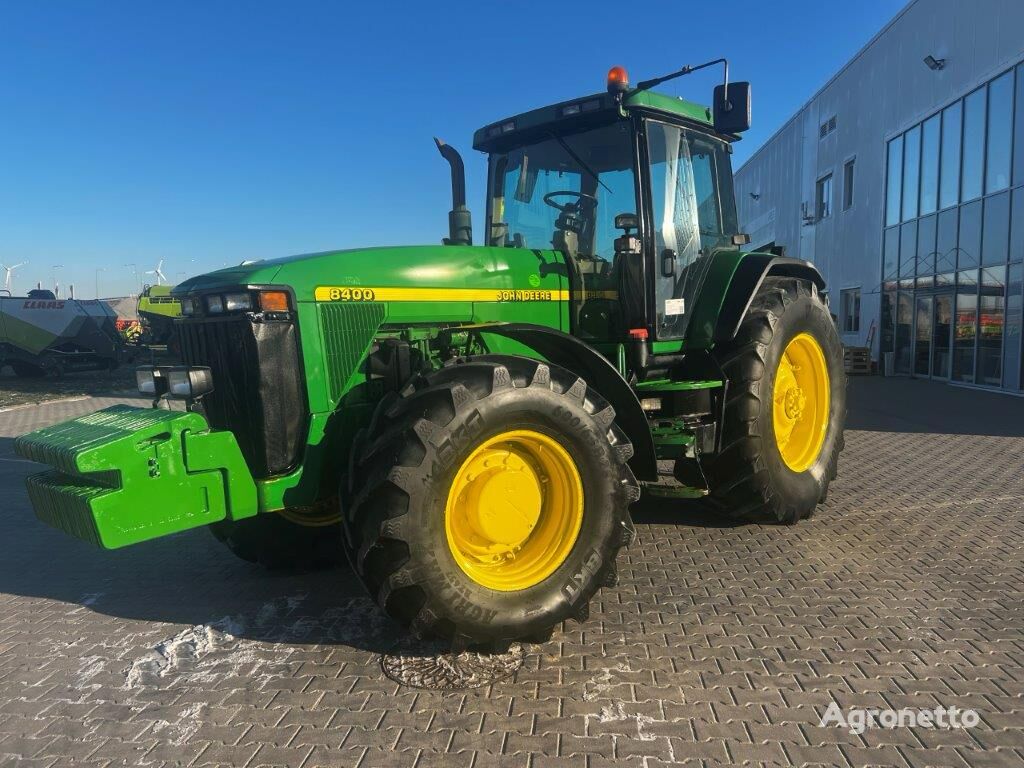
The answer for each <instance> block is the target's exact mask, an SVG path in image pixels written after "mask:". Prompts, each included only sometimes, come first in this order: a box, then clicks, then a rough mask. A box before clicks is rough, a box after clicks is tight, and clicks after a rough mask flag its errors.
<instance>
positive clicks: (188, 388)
mask: <svg viewBox="0 0 1024 768" xmlns="http://www.w3.org/2000/svg"><path fill="white" fill-rule="evenodd" d="M212 391H213V372H212V371H210V369H209V368H206V367H202V366H194V367H185V366H179V367H175V368H168V369H167V393H168V394H169V395H170V396H171V397H181V398H192V397H201V396H202V395H205V394H207V393H209V392H212Z"/></svg>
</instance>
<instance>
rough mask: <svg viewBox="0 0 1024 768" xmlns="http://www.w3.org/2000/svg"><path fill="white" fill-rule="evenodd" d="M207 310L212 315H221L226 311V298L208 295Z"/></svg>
mask: <svg viewBox="0 0 1024 768" xmlns="http://www.w3.org/2000/svg"><path fill="white" fill-rule="evenodd" d="M206 311H207V312H209V313H210V314H211V315H219V314H220V313H221V312H223V311H224V299H223V298H221V297H220V296H207V297H206Z"/></svg>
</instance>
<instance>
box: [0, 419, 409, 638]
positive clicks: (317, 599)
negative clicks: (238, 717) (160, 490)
mask: <svg viewBox="0 0 1024 768" xmlns="http://www.w3.org/2000/svg"><path fill="white" fill-rule="evenodd" d="M13 443H14V440H13V439H11V438H0V541H2V542H3V557H0V592H4V593H7V594H12V595H22V596H26V597H29V596H30V597H43V598H48V599H51V600H60V601H63V602H67V603H77V604H79V605H82V606H85V607H87V608H88V610H90V611H94V612H97V613H101V614H107V615H110V616H116V617H118V618H121V619H129V620H131V619H136V620H140V621H145V622H169V623H174V624H183V625H188V626H195V625H206V626H211V627H213V628H214V629H221V630H224V631H227V632H230V633H231V634H232V635H234V636H236V637H241V638H246V639H250V640H259V641H264V642H269V643H277V642H280V643H288V644H291V645H302V644H319V643H326V644H334V645H336V644H345V645H350V646H352V647H355V648H360V649H362V650H366V651H370V652H373V653H382V652H385V651H387V650H390V649H391V648H392V647H393V646H394V645H395V643H396V642H397V641H398V640H399V639H400V638H401V637H402V636H403V632H402V631H401V630H400V629H399V628H398V627H396V626H395V625H394V624H392V623H391V622H390V621H389V620H388V619H387V618H386V617H385V616H384V614H383V613H382V612H381V611H380V610H378V609H377V606H376V605H375V604H374V602H373V601H372V600H371V599H370V598H369V597H368V596H367V595H366V593H365V592H364V590H363V588H362V586H361V585H360V584H359V582H358V581H357V580H356V578H355V576H354V575H353V574H352V573H351V571H350V570H349V569H348V568H347V567H339V568H334V569H331V570H328V571H319V572H315V573H274V572H268V571H266V570H264V569H263V568H262V567H260V566H256V565H253V564H250V563H246V562H244V561H242V560H239V559H237V558H236V557H235V556H234V555H232V554H231V553H230V552H228V551H227V549H225V548H224V546H223V545H222V544H220V543H219V542H218V541H216V540H215V539H214V538H213V536H212V535H210V533H209V532H208V531H206V530H203V529H197V530H193V531H186V532H185V533H181V534H177V535H174V536H170V537H167V538H164V539H158V540H156V541H151V542H146V543H143V544H138V545H135V546H131V547H126V548H124V549H119V550H102V549H99V548H96V547H94V546H93V545H91V544H88V543H86V542H84V541H80V540H78V539H75V538H73V537H71V536H69V535H67V534H65V533H63V532H61V531H57V530H55V529H52V528H50V527H49V526H47V525H45V524H44V523H42V522H40V521H39V520H38V519H37V518H36V517H35V515H34V514H33V512H32V509H31V507H30V505H29V502H28V498H27V495H26V493H25V490H24V478H25V476H26V475H29V474H31V473H33V472H36V471H39V470H40V469H41V466H40V465H38V464H34V463H31V462H26V461H23V460H21V459H19V458H18V457H17V456H15V454H14V450H13ZM175 631H177V630H170V634H174V632H175Z"/></svg>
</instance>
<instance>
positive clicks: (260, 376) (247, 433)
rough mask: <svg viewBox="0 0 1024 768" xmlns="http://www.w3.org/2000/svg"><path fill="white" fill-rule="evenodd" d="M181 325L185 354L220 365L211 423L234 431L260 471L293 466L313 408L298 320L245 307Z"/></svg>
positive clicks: (208, 404) (209, 409)
mask: <svg viewBox="0 0 1024 768" xmlns="http://www.w3.org/2000/svg"><path fill="white" fill-rule="evenodd" d="M175 326H176V329H177V330H176V332H177V336H178V341H179V344H180V347H181V355H182V359H183V362H184V363H185V364H186V365H206V366H209V367H210V369H211V370H212V372H213V387H214V389H213V392H211V393H210V394H208V395H206V397H204V398H203V401H202V406H203V411H204V413H205V415H206V418H207V421H209V423H210V426H212V427H214V428H215V429H225V430H230V431H231V432H232V433H234V435H235V439H236V440H237V441H238V445H239V447H240V448H241V450H242V455H243V456H244V457H245V460H246V463H247V464H248V465H249V470H250V471H251V472H252V474H253V476H254V477H268V476H271V475H278V474H282V473H284V472H287V471H288V470H290V469H291V468H292V467H294V466H295V465H296V464H297V463H298V460H299V454H300V451H301V448H302V442H303V436H304V430H305V427H306V422H307V418H308V415H309V407H308V405H307V403H306V394H305V389H304V388H303V386H302V371H301V367H300V365H299V353H298V334H297V330H296V327H295V324H294V322H291V321H284V322H273V321H266V322H265V321H262V320H257V319H255V318H253V317H251V316H249V315H247V314H244V315H233V316H228V317H223V318H215V319H208V318H201V319H200V318H197V319H181V320H178V321H176V322H175Z"/></svg>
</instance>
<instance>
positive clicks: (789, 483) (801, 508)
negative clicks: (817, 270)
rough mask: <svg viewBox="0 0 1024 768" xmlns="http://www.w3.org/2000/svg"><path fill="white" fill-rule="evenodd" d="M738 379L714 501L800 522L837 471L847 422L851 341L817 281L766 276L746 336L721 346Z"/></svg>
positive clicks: (716, 468) (736, 511)
mask: <svg viewBox="0 0 1024 768" xmlns="http://www.w3.org/2000/svg"><path fill="white" fill-rule="evenodd" d="M715 355H716V357H717V359H718V362H719V365H720V366H721V367H722V370H723V371H724V372H725V375H726V377H727V380H728V387H727V395H726V398H727V399H726V405H725V414H724V421H723V424H722V449H721V452H720V453H719V454H717V455H715V456H713V457H710V458H709V459H708V460H706V461H705V471H706V474H707V477H708V481H709V485H710V490H711V501H712V503H713V504H715V505H716V506H717V507H719V508H720V509H721V510H723V511H724V512H726V513H728V514H729V515H731V516H733V517H737V518H742V519H746V520H751V521H757V522H777V523H795V522H797V521H799V520H801V519H802V518H805V517H809V516H810V515H811V514H812V513H813V512H814V509H815V507H816V506H817V505H818V503H819V502H821V501H824V499H825V497H826V495H827V493H828V486H829V483H830V482H831V481H832V480H833V479H835V477H836V474H837V471H838V464H839V453H840V451H841V450H842V448H843V426H844V423H845V421H846V374H845V372H844V370H843V352H842V345H841V344H840V342H839V336H838V333H837V332H836V327H835V324H834V323H833V322H832V317H831V315H830V314H829V311H828V307H827V305H826V304H825V302H824V300H823V299H822V297H821V295H820V294H819V293H818V290H817V287H816V286H815V285H814V284H813V283H810V282H808V281H806V280H799V279H795V278H783V277H768V278H765V280H764V283H762V285H761V287H760V289H759V290H758V292H757V295H756V296H755V297H754V299H753V301H752V302H751V305H750V309H749V310H748V311H747V315H746V317H745V318H744V319H743V322H742V323H741V325H740V329H739V332H738V333H737V335H736V338H735V339H733V340H732V341H731V342H729V343H727V344H724V345H719V346H718V347H716V348H715Z"/></svg>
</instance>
